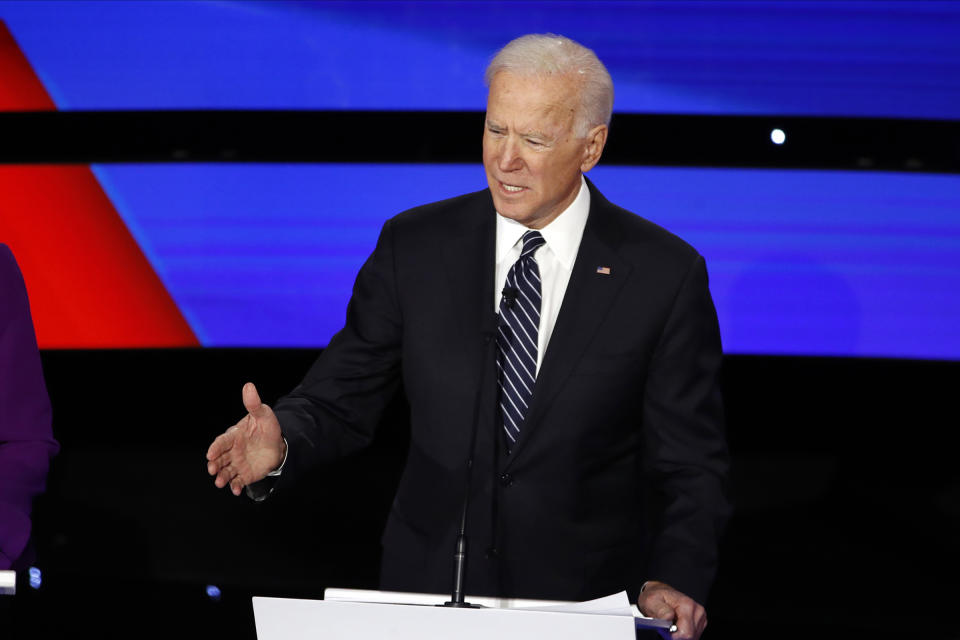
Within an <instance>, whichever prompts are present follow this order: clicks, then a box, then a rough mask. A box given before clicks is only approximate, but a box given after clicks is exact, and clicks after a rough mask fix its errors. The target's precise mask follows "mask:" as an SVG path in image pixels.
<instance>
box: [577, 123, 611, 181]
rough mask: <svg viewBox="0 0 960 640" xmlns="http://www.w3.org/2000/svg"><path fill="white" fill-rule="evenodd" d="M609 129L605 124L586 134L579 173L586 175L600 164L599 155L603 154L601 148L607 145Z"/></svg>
mask: <svg viewBox="0 0 960 640" xmlns="http://www.w3.org/2000/svg"><path fill="white" fill-rule="evenodd" d="M609 131H610V129H609V128H608V127H607V125H605V124H599V125H597V126H595V127H594V128H593V129H590V132H589V133H588V134H587V144H586V147H584V150H583V161H582V162H581V163H580V171H582V172H583V173H586V172H587V171H590V169H593V167H594V166H596V164H597V163H598V162H600V155H601V154H603V147H604V145H606V144H607V133H608V132H609Z"/></svg>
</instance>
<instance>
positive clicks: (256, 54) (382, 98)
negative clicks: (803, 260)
mask: <svg viewBox="0 0 960 640" xmlns="http://www.w3.org/2000/svg"><path fill="white" fill-rule="evenodd" d="M0 19H2V20H4V21H5V22H6V23H7V26H8V27H9V28H10V31H11V32H12V34H13V36H14V38H15V39H16V40H17V42H18V43H19V45H20V47H21V48H22V49H23V51H24V52H25V54H26V56H27V58H28V59H29V61H30V63H31V65H32V66H33V68H34V69H35V70H36V71H37V72H38V74H39V75H40V77H41V78H42V80H43V83H44V85H45V86H46V87H47V90H48V91H49V92H50V94H51V96H52V97H53V99H54V101H55V102H56V104H57V107H58V108H59V109H76V110H102V109H371V110H384V109H406V110H409V109H417V110H424V109H426V110H477V109H482V108H483V104H484V100H485V95H484V89H483V86H482V83H481V80H480V78H481V76H482V72H483V69H484V66H485V65H486V63H487V61H488V59H489V57H490V55H491V53H492V52H493V51H494V50H496V48H498V47H499V46H502V45H503V44H504V43H505V42H507V41H508V40H510V39H511V38H514V37H516V36H517V35H519V34H521V33H529V32H546V31H550V32H555V33H562V34H565V35H569V36H570V37H572V38H574V39H576V40H579V41H581V42H583V43H584V44H586V45H588V46H590V47H592V48H594V49H595V50H596V51H597V53H598V54H599V56H600V58H601V59H602V60H604V61H605V62H606V63H607V65H608V66H609V67H610V71H611V74H612V75H613V78H614V82H615V83H616V87H617V99H616V108H617V109H618V110H619V111H623V112H647V113H651V112H652V113H689V114H773V115H818V116H819V115H832V116H890V117H909V118H958V117H960V36H958V34H960V4H958V3H955V2H936V1H934V2H921V1H913V0H911V1H902V2H893V1H886V0H879V1H873V2H867V1H854V2H812V1H800V2H787V1H780V2H749V1H748V2H721V1H716V2H679V1H673V0H671V1H662V2H621V1H615V2H600V1H592V2H546V1H533V2H496V1H489V2H488V1H482V2H479V1H478V2H456V3H453V2H439V1H428V2H373V1H364V2H311V1H299V0H298V1H295V2H284V1H279V0H275V1H264V2H255V1H252V0H240V1H234V2H228V1H220V2H208V1H203V2H198V1H193V2H182V1H176V0H158V1H149V0H138V1H137V2H115V1H113V0H103V1H91V0H60V1H58V0H44V1H39V2H38V1H25V0H12V1H11V0H3V1H0Z"/></svg>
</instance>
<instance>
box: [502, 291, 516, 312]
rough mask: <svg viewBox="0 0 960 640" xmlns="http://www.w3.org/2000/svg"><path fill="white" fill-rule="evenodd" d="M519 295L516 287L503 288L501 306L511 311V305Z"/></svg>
mask: <svg viewBox="0 0 960 640" xmlns="http://www.w3.org/2000/svg"><path fill="white" fill-rule="evenodd" d="M519 294H520V290H519V289H517V288H516V287H504V288H503V306H505V307H506V308H507V309H512V308H513V304H514V303H515V302H516V301H517V296H518V295H519Z"/></svg>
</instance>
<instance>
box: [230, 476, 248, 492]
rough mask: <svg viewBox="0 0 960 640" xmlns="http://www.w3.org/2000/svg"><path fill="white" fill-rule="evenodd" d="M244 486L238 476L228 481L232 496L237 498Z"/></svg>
mask: <svg viewBox="0 0 960 640" xmlns="http://www.w3.org/2000/svg"><path fill="white" fill-rule="evenodd" d="M244 486H246V485H245V484H244V482H243V480H241V479H240V476H237V477H235V478H234V479H233V480H231V481H230V491H232V492H233V495H235V496H239V495H240V492H241V491H243V487H244Z"/></svg>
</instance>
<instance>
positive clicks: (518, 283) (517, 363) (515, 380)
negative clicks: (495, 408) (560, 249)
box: [497, 231, 546, 445]
mask: <svg viewBox="0 0 960 640" xmlns="http://www.w3.org/2000/svg"><path fill="white" fill-rule="evenodd" d="M545 242H546V241H545V240H544V239H543V236H541V235H540V232H539V231H527V232H526V233H525V234H523V250H522V251H521V252H520V257H519V258H518V259H517V261H516V262H514V263H513V266H512V267H510V271H509V272H508V273H507V281H506V286H505V287H504V296H503V298H501V299H500V322H499V327H498V331H497V346H498V347H499V349H498V350H497V368H498V369H499V376H498V378H499V381H500V414H501V416H502V418H503V429H504V431H505V432H506V434H507V439H508V440H509V441H510V443H511V445H512V443H514V442H516V441H517V438H518V437H519V435H520V428H521V426H522V425H523V420H524V417H525V416H526V415H527V407H528V406H529V404H530V396H532V395H533V385H534V383H535V382H536V380H537V335H538V333H539V331H540V269H539V268H537V262H536V260H534V259H533V254H534V252H535V251H536V250H537V249H539V248H540V247H542V246H543V245H544V244H545Z"/></svg>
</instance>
